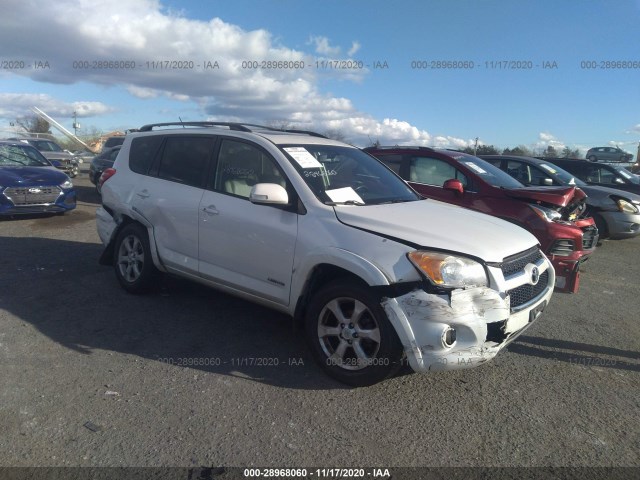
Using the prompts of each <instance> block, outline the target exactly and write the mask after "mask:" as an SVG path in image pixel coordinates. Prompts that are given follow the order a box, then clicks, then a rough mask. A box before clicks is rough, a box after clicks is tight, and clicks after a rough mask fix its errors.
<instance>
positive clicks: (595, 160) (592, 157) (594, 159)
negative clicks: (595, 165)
mask: <svg viewBox="0 0 640 480" xmlns="http://www.w3.org/2000/svg"><path fill="white" fill-rule="evenodd" d="M589 161H590V162H597V161H598V159H597V158H596V156H595V155H591V156H590V157H589Z"/></svg>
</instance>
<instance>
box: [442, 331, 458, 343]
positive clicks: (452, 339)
mask: <svg viewBox="0 0 640 480" xmlns="http://www.w3.org/2000/svg"><path fill="white" fill-rule="evenodd" d="M455 343H456V329H455V328H452V327H447V328H445V329H444V331H443V332H442V345H444V346H445V347H446V348H451V347H453V346H454V345H455Z"/></svg>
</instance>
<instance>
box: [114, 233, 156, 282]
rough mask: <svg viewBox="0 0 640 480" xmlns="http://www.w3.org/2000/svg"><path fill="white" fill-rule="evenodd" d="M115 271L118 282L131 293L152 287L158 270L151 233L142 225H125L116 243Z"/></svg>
mask: <svg viewBox="0 0 640 480" xmlns="http://www.w3.org/2000/svg"><path fill="white" fill-rule="evenodd" d="M114 255H115V261H114V265H115V272H116V278H117V279H118V282H119V283H120V285H121V286H122V288H124V289H125V290H126V291H127V292H129V293H144V292H147V291H148V290H150V289H151V287H152V286H153V285H154V283H155V280H156V278H157V276H158V270H157V269H156V267H155V265H154V264H153V259H152V258H151V248H150V247H149V235H148V234H147V231H146V229H145V228H143V227H142V225H139V224H137V223H131V224H129V225H127V226H125V227H124V228H123V229H122V230H121V231H120V233H119V234H118V237H117V238H116V244H115V252H114Z"/></svg>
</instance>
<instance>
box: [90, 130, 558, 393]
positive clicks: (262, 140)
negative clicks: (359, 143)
mask: <svg viewBox="0 0 640 480" xmlns="http://www.w3.org/2000/svg"><path fill="white" fill-rule="evenodd" d="M172 126H173V127H177V128H168V127H172ZM187 127H188V128H187ZM101 181H102V182H103V185H102V201H103V206H102V207H100V208H99V209H98V212H97V226H98V233H99V235H100V238H101V239H102V242H103V243H104V245H105V247H106V248H105V250H104V253H103V255H102V258H101V263H103V264H110V265H114V267H115V273H116V277H117V279H118V281H119V282H120V284H121V285H122V287H123V288H124V289H125V290H127V291H128V292H131V293H140V292H144V291H148V290H149V289H150V288H151V287H152V286H153V285H154V280H155V279H156V277H157V276H158V273H159V272H165V273H170V274H174V275H178V276H181V277H185V278H189V279H192V280H195V281H198V282H201V283H204V284H206V285H209V286H212V287H215V288H218V289H220V290H223V291H225V292H228V293H231V294H234V295H238V296H241V297H243V298H245V299H247V300H250V301H252V302H257V303H260V304H262V305H266V306H268V307H272V308H275V309H277V310H279V311H281V312H284V313H287V314H289V315H291V316H293V317H294V318H295V319H296V320H299V321H301V322H302V323H303V324H304V331H305V336H306V337H307V340H308V342H309V346H310V349H311V351H312V352H313V355H314V357H315V358H316V360H317V361H318V363H319V364H320V366H321V367H322V368H323V369H324V370H325V371H326V372H327V373H328V374H329V375H331V376H332V377H334V378H336V379H337V380H339V381H342V382H344V383H347V384H350V385H354V386H364V385H371V384H373V383H376V382H379V381H381V380H383V379H385V378H387V377H389V376H391V375H393V374H394V373H395V372H396V371H397V370H398V369H399V367H400V366H401V365H402V363H403V362H404V361H405V360H406V361H408V363H409V365H410V366H411V368H412V369H413V370H414V371H416V372H426V371H430V370H447V369H456V368H468V367H473V366H477V365H479V364H481V363H484V362H486V361H488V360H490V359H491V358H493V357H494V356H495V355H496V354H497V353H498V351H499V350H500V349H502V348H504V346H505V345H507V344H508V343H509V342H510V341H511V340H513V339H514V338H515V337H516V336H517V335H518V334H520V333H522V331H524V330H525V329H526V328H527V327H529V326H530V325H531V324H532V322H534V321H535V320H537V319H538V317H539V316H540V313H541V312H542V310H543V309H544V307H545V306H546V305H547V303H548V301H549V299H550V298H551V295H552V293H553V285H554V283H555V276H554V272H553V268H552V266H551V263H550V262H549V260H548V259H547V258H546V257H545V256H544V254H543V253H542V252H541V251H540V249H539V248H538V243H537V240H536V239H535V237H533V235H531V234H530V233H528V232H527V231H526V230H524V229H522V228H520V227H517V226H515V225H513V224H511V223H508V222H506V221H503V220H500V219H498V218H494V217H491V216H488V215H484V214H481V213H477V212H474V211H471V210H467V209H464V208H460V207H456V206H453V205H449V204H445V203H441V202H438V201H435V200H429V199H423V198H421V197H420V196H419V195H417V194H416V193H415V192H414V191H413V190H412V189H411V188H410V187H409V186H408V185H407V184H406V183H405V182H404V181H403V180H402V179H400V177H398V176H397V175H396V174H395V173H393V172H392V171H391V170H390V169H388V168H387V167H385V166H384V165H383V164H382V163H380V162H379V161H378V160H376V159H374V158H373V157H371V156H369V155H368V154H366V153H364V152H363V151H362V150H360V149H358V148H355V147H353V146H350V145H346V144H344V143H341V142H338V141H334V140H330V139H328V138H325V137H322V136H321V135H318V134H313V133H312V132H300V131H279V130H273V129H269V128H267V127H257V126H251V125H245V124H236V123H216V122H193V123H180V124H154V125H146V126H144V127H142V128H140V129H139V132H138V133H133V134H130V135H127V137H126V139H125V142H124V144H123V146H122V150H121V152H120V155H118V158H117V159H116V161H115V164H114V166H113V168H112V169H107V170H106V171H105V173H104V174H103V176H102V178H101Z"/></svg>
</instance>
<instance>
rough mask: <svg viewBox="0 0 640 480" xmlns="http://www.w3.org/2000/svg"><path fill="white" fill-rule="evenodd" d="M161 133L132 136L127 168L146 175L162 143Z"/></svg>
mask: <svg viewBox="0 0 640 480" xmlns="http://www.w3.org/2000/svg"><path fill="white" fill-rule="evenodd" d="M162 138H163V137H162V136H161V135H153V136H148V137H139V138H134V139H133V140H132V141H131V148H130V150H129V168H130V169H131V171H132V172H135V173H140V174H142V175H147V172H148V171H149V167H150V166H151V163H152V162H153V159H154V158H155V156H156V152H157V151H158V148H159V147H160V144H161V143H162Z"/></svg>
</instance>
